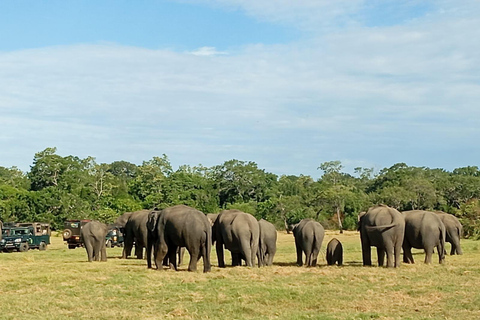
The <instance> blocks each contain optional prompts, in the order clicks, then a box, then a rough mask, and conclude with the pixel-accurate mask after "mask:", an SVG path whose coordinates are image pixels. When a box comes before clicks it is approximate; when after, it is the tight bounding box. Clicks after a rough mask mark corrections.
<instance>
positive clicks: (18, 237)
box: [0, 222, 50, 252]
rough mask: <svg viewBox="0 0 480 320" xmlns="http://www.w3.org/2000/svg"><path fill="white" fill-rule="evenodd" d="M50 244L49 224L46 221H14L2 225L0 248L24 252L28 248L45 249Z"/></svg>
mask: <svg viewBox="0 0 480 320" xmlns="http://www.w3.org/2000/svg"><path fill="white" fill-rule="evenodd" d="M49 244H50V225H49V224H48V223H39V222H33V223H15V224H13V225H10V226H7V227H4V228H3V230H2V240H1V241H0V250H2V251H7V252H12V251H14V250H16V251H20V252H24V251H27V250H28V249H39V250H45V249H47V245H49Z"/></svg>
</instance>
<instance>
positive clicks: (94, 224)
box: [80, 221, 108, 262]
mask: <svg viewBox="0 0 480 320" xmlns="http://www.w3.org/2000/svg"><path fill="white" fill-rule="evenodd" d="M107 232H108V228H107V225H106V224H104V223H101V222H98V221H90V222H88V223H87V224H85V225H84V226H83V228H82V230H81V231H80V235H81V237H82V239H83V244H84V246H85V250H86V251H87V256H88V261H89V262H92V261H93V260H95V261H100V260H101V261H107V248H106V244H105V236H106V235H107Z"/></svg>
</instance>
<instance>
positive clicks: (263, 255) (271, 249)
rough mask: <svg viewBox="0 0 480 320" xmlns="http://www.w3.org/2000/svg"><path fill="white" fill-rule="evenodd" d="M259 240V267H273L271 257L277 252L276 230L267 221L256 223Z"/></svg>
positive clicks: (262, 220)
mask: <svg viewBox="0 0 480 320" xmlns="http://www.w3.org/2000/svg"><path fill="white" fill-rule="evenodd" d="M258 226H259V228H260V236H259V237H260V240H259V243H258V257H257V258H258V261H259V265H260V266H271V265H273V257H274V256H275V253H276V252H277V229H276V228H275V226H274V225H273V224H272V223H270V222H268V221H267V220H264V219H261V220H259V221H258Z"/></svg>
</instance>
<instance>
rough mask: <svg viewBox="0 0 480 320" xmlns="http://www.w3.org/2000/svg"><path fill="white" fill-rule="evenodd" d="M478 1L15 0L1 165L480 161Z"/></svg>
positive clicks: (3, 73) (0, 79)
mask: <svg viewBox="0 0 480 320" xmlns="http://www.w3.org/2000/svg"><path fill="white" fill-rule="evenodd" d="M479 36H480V4H479V3H478V2H477V1H473V0H472V1H470V0H465V1H450V0H442V1H416V0H407V1H395V0H385V1H380V0H372V1H362V0H336V1H327V0H297V1H289V0H278V1H275V2H272V1H270V0H255V1H254V0H199V1H193V0H192V1H189V0H183V1H173V0H172V1H146V0H145V1H75V2H73V1H2V2H0V112H1V116H0V128H1V129H0V130H1V135H0V150H3V151H2V152H0V166H4V167H10V166H17V167H19V168H20V169H22V170H24V171H27V170H28V169H29V166H30V165H31V164H32V159H33V156H34V154H35V153H36V152H38V151H41V150H43V149H45V148H46V147H57V149H58V154H60V155H62V156H66V155H70V154H71V155H76V156H79V157H81V158H83V157H87V156H93V157H95V158H96V160H97V162H106V163H110V162H112V161H115V160H126V161H130V162H133V163H136V164H141V163H142V161H146V160H150V159H151V158H152V157H153V156H159V155H162V154H164V153H165V154H167V155H168V156H169V158H170V160H171V162H172V164H173V165H174V167H176V166H179V165H182V164H189V165H197V164H200V163H201V164H203V165H206V166H212V165H217V164H221V163H223V162H224V161H226V160H230V159H239V160H246V161H255V162H256V163H257V164H258V165H259V167H261V168H264V169H266V170H267V171H269V172H273V173H276V174H296V175H298V174H307V175H311V176H313V177H315V178H317V177H319V176H320V175H321V172H319V171H318V170H317V167H318V166H319V164H320V163H322V162H325V161H331V160H340V161H342V163H343V164H344V165H345V167H346V170H347V171H349V172H353V168H354V167H358V166H361V167H374V168H375V169H377V170H378V169H381V168H384V167H389V166H391V165H393V164H395V163H397V162H405V163H407V164H408V165H414V166H427V167H441V168H445V169H447V170H452V169H454V168H457V167H462V166H467V165H479V160H478V159H480V149H479V148H477V146H476V142H475V141H476V140H478V138H479V137H480V120H479V119H480V108H479V107H478V101H480V61H479V60H480V57H479V55H478V52H479V49H480V48H479V47H480V43H479V42H478V41H476V40H475V39H479V38H480V37H479Z"/></svg>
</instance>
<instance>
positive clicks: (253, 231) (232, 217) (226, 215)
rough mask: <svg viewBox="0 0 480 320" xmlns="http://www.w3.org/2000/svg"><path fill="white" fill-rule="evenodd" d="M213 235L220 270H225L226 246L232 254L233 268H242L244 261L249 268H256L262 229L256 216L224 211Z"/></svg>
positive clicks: (216, 221) (213, 230)
mask: <svg viewBox="0 0 480 320" xmlns="http://www.w3.org/2000/svg"><path fill="white" fill-rule="evenodd" d="M212 234H213V241H214V242H216V249H217V258H218V266H219V267H220V268H225V259H224V252H223V250H224V246H225V249H227V250H230V252H231V254H232V265H233V266H240V265H241V264H242V259H243V260H245V262H246V265H247V266H249V267H253V266H254V264H255V257H256V256H257V250H258V244H259V238H260V227H259V226H258V221H257V219H255V217H254V216H252V215H251V214H249V213H245V212H242V211H240V210H224V211H222V212H220V214H219V215H218V217H217V219H216V220H215V223H214V224H213V227H212Z"/></svg>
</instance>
